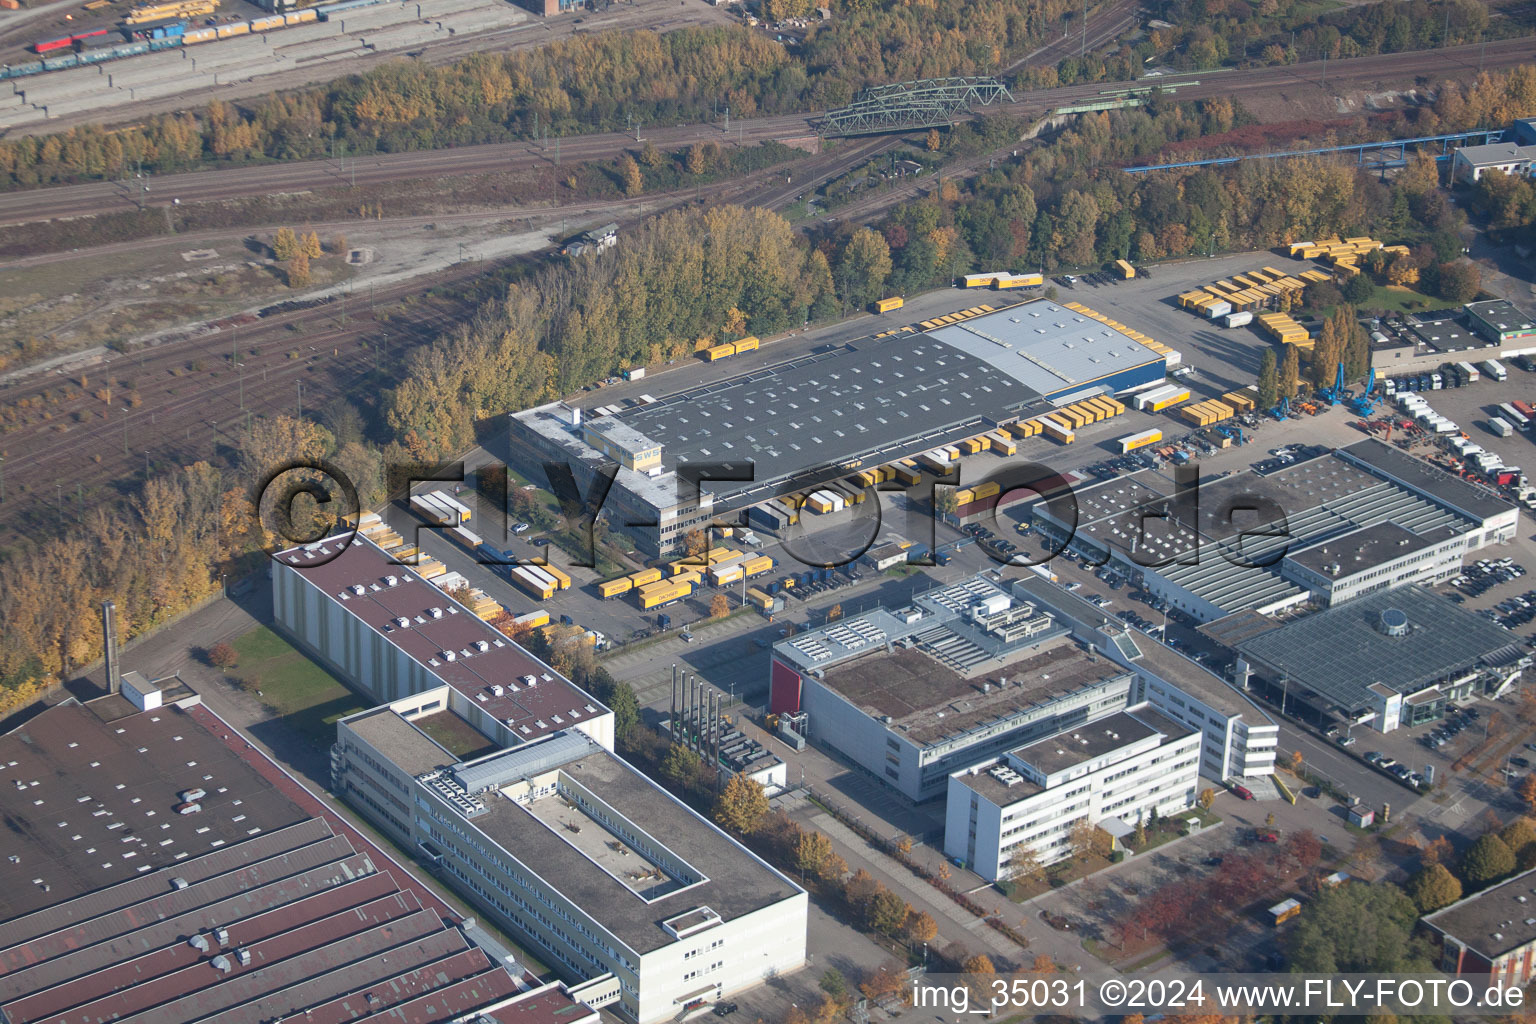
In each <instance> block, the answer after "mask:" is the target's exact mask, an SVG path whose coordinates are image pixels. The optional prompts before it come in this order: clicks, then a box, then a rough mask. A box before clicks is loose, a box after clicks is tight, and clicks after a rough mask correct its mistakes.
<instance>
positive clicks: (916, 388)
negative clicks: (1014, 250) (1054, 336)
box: [618, 318, 1040, 481]
mask: <svg viewBox="0 0 1536 1024" xmlns="http://www.w3.org/2000/svg"><path fill="white" fill-rule="evenodd" d="M978 319H980V318H978ZM1039 398H1040V393H1039V392H1038V391H1037V390H1035V389H1034V388H1032V387H1030V386H1029V385H1027V384H1026V383H1024V381H1023V380H1022V379H1021V378H1020V375H1018V374H1008V373H999V372H997V368H996V367H994V366H992V365H989V364H988V363H987V361H986V360H983V359H981V358H978V357H977V356H976V355H974V354H971V353H968V352H966V351H964V350H962V349H958V348H956V347H954V346H953V345H950V344H946V343H945V341H943V340H941V339H940V338H939V337H938V336H936V335H930V334H896V335H892V336H891V337H888V338H870V339H865V340H862V341H857V342H854V343H852V344H849V345H847V346H845V347H841V348H838V349H835V350H833V351H831V352H826V353H818V354H813V355H810V356H806V357H804V358H801V359H796V360H793V361H791V362H787V363H781V364H779V365H777V366H770V367H766V368H764V369H761V370H755V371H753V372H750V373H746V374H743V375H741V376H738V377H733V378H730V379H727V380H721V381H716V382H713V383H711V384H707V385H704V386H702V387H698V388H694V389H692V390H690V391H685V392H682V393H680V394H676V395H671V396H669V397H666V398H663V399H661V400H660V401H658V402H654V403H651V404H649V405H644V406H640V407H639V408H635V409H629V410H626V411H624V412H622V413H619V414H618V416H619V418H621V419H622V421H623V422H624V423H627V424H629V425H630V426H632V427H633V428H634V429H636V430H638V431H639V432H640V433H642V434H643V435H645V436H646V437H648V438H651V439H652V440H654V441H656V442H658V443H659V444H661V445H662V464H663V465H664V466H665V467H666V468H667V469H669V470H670V469H676V467H677V466H678V464H680V463H721V464H728V465H730V466H732V467H735V468H738V469H747V468H749V467H750V468H751V469H752V472H753V477H754V479H756V480H758V481H763V480H772V479H776V478H779V477H785V476H790V475H793V474H795V473H798V472H800V471H802V470H804V469H806V468H807V467H809V466H813V465H815V466H830V465H836V464H837V463H840V462H843V461H847V460H851V459H854V458H856V457H860V456H865V455H866V454H867V453H869V452H872V451H877V450H879V449H881V448H884V447H885V446H886V445H888V444H892V443H897V442H900V441H901V440H903V439H906V438H926V437H934V438H936V437H937V436H938V435H939V434H940V433H941V432H942V431H944V430H945V429H946V428H950V427H956V426H959V425H960V424H963V423H973V422H977V420H978V417H981V416H986V417H991V418H993V419H1007V418H1010V417H1012V416H1014V415H1016V414H1017V413H1019V412H1020V411H1021V410H1023V409H1025V408H1027V407H1029V406H1030V405H1031V404H1032V403H1035V402H1037V401H1038V400H1039ZM978 429H980V425H979V423H978ZM937 443H938V441H937V440H933V441H931V442H929V443H928V445H927V446H928V447H933V445H935V444H937Z"/></svg>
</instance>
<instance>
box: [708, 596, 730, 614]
mask: <svg viewBox="0 0 1536 1024" xmlns="http://www.w3.org/2000/svg"><path fill="white" fill-rule="evenodd" d="M729 614H731V599H730V598H728V597H726V596H725V595H724V594H716V595H715V596H714V597H711V598H710V599H709V617H710V618H712V619H723V618H725V617H726V616H727V615H729Z"/></svg>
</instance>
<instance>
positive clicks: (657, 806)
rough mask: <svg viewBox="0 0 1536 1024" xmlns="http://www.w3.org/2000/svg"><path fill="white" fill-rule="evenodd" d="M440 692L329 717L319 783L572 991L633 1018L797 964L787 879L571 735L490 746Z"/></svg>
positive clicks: (659, 1013) (800, 931) (800, 920)
mask: <svg viewBox="0 0 1536 1024" xmlns="http://www.w3.org/2000/svg"><path fill="white" fill-rule="evenodd" d="M446 691H447V688H446V687H445V688H440V689H439V690H436V691H431V692H426V693H421V694H416V695H414V696H411V697H407V698H404V699H402V700H399V701H395V702H393V703H391V704H388V705H384V706H382V707H378V708H374V709H373V710H371V711H365V712H361V713H359V714H356V715H352V716H350V717H348V718H344V719H342V720H341V721H340V722H339V723H338V725H337V743H336V747H335V750H334V753H333V758H332V772H333V783H334V785H335V788H336V789H337V791H338V792H340V793H342V794H343V795H344V797H345V798H346V799H347V800H349V801H350V802H352V803H353V804H354V806H356V807H357V808H358V810H359V811H360V812H361V813H363V814H364V815H365V816H367V817H368V818H369V819H370V820H371V821H373V822H374V823H375V824H377V825H378V826H379V827H380V828H381V829H383V830H384V831H385V832H386V833H388V834H389V835H390V836H391V837H392V838H394V839H395V840H396V841H397V842H400V843H401V844H403V845H406V846H407V847H409V848H410V849H412V850H415V851H416V852H417V853H418V855H419V857H420V858H421V859H422V860H423V861H425V862H426V863H428V864H430V865H431V866H432V867H433V870H434V871H436V872H437V873H438V874H439V875H440V876H441V877H443V878H444V879H445V880H447V882H448V883H449V884H450V885H452V886H453V887H454V888H456V889H458V890H459V891H460V892H462V893H463V894H464V896H465V897H466V898H468V899H469V900H471V901H472V902H473V903H475V904H476V905H477V906H478V907H480V908H481V909H483V910H484V911H485V912H486V913H487V914H488V915H489V916H490V917H491V918H492V919H493V920H495V921H496V922H498V923H499V924H500V925H502V926H503V927H505V928H508V929H510V930H511V931H512V932H513V933H515V934H519V935H522V936H526V937H527V939H528V941H529V942H530V943H531V944H532V945H533V946H535V947H536V948H537V949H538V951H539V953H540V955H541V956H544V957H546V958H547V959H548V961H549V962H550V963H551V964H552V965H553V966H555V967H556V968H557V969H558V970H559V971H560V972H561V973H562V974H563V975H565V976H566V977H567V978H568V979H570V980H572V981H573V983H579V984H577V985H576V988H577V991H579V992H580V994H581V996H582V998H583V999H584V1000H586V1001H587V1002H588V1003H590V1004H592V1005H594V1006H602V1005H610V1004H611V1005H613V1006H614V1007H615V1008H616V1009H617V1010H618V1011H619V1012H621V1013H622V1014H623V1015H624V1016H625V1017H626V1018H628V1019H631V1020H635V1021H638V1022H640V1024H649V1022H651V1021H661V1020H670V1019H673V1018H675V1017H677V1016H678V1015H679V1014H680V1013H681V1012H682V1011H684V1010H685V1009H687V1008H690V1007H693V1006H697V1005H700V1004H702V1003H704V1002H707V1001H710V1000H714V999H718V998H720V997H721V996H726V995H729V994H731V993H733V992H737V991H740V990H742V989H745V988H748V987H751V986H753V985H756V984H759V983H761V982H763V981H765V980H766V979H768V978H771V977H773V976H774V975H776V974H780V973H785V972H789V971H793V970H795V969H797V968H799V967H800V966H802V965H803V964H804V963H805V943H806V894H805V891H804V890H803V889H801V888H800V887H799V886H797V885H795V883H794V882H792V881H790V880H789V879H788V878H786V877H785V876H784V875H782V874H780V873H779V872H778V871H775V870H774V869H773V868H772V867H770V866H769V865H768V864H766V863H765V862H764V861H762V860H761V859H759V858H758V857H757V856H756V855H755V854H753V853H752V852H751V851H750V850H748V849H746V848H745V847H744V846H742V845H741V844H739V843H737V842H736V841H735V840H733V839H731V838H730V837H729V836H727V835H726V834H725V833H724V832H722V831H721V830H720V829H718V828H717V827H715V825H714V824H713V823H711V822H710V821H708V820H707V819H705V818H703V817H701V816H699V815H698V814H695V813H694V812H693V811H692V810H690V809H689V808H688V807H687V806H686V805H684V804H683V803H681V802H680V801H678V800H677V799H676V798H674V797H673V796H671V795H670V794H669V793H667V792H666V791H665V790H663V789H661V788H660V787H658V786H656V785H655V784H654V783H652V782H651V781H650V780H648V779H646V778H645V777H644V776H643V775H641V774H640V773H639V772H637V771H635V770H634V769H633V768H631V767H630V766H629V765H628V764H626V763H625V762H624V761H622V760H620V759H619V758H617V757H615V756H614V755H613V754H611V753H609V752H608V751H607V750H605V749H604V748H603V747H602V746H600V745H598V744H597V743H595V742H593V741H592V739H591V738H590V737H588V736H586V735H584V734H582V733H581V732H579V731H576V730H575V729H568V730H566V731H563V732H558V733H554V734H552V735H549V736H547V737H545V738H543V739H541V740H539V741H537V742H531V743H524V744H520V745H518V746H515V747H512V748H511V749H501V748H500V746H499V745H498V744H496V743H494V742H493V743H486V742H485V741H486V740H489V739H491V737H477V736H476V735H475V734H474V730H472V729H471V728H470V726H469V723H468V722H467V721H465V720H463V719H459V718H458V717H457V716H456V715H455V714H454V712H453V711H452V710H443V705H444V703H445V700H446V698H447V697H448V693H447V692H446ZM443 716H448V717H447V718H444V717H443ZM487 746H488V747H489V748H490V752H489V753H483V752H482V751H483V750H484V748H485V747H487Z"/></svg>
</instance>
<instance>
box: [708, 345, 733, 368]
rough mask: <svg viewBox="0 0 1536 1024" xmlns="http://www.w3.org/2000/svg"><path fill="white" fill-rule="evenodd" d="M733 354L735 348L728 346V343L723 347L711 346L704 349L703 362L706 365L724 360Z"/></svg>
mask: <svg viewBox="0 0 1536 1024" xmlns="http://www.w3.org/2000/svg"><path fill="white" fill-rule="evenodd" d="M735 354H736V346H735V345H732V344H730V343H729V342H727V343H726V344H724V345H711V346H709V347H708V348H706V349H704V361H705V362H707V363H713V362H716V361H718V360H721V359H724V358H726V357H727V356H733V355H735Z"/></svg>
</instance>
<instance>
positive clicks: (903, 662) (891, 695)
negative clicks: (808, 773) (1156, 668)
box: [823, 636, 1126, 744]
mask: <svg viewBox="0 0 1536 1024" xmlns="http://www.w3.org/2000/svg"><path fill="white" fill-rule="evenodd" d="M1125 673H1126V670H1125V669H1123V668H1121V667H1120V666H1119V665H1116V664H1115V663H1114V662H1112V661H1110V660H1109V659H1107V658H1101V657H1098V656H1090V655H1089V654H1088V653H1086V652H1085V651H1083V650H1082V649H1081V648H1079V647H1078V646H1077V644H1076V643H1074V642H1073V641H1071V640H1070V639H1067V638H1066V637H1060V636H1058V637H1057V638H1056V639H1054V640H1047V641H1046V643H1045V645H1044V646H1043V647H1030V648H1025V649H1023V650H1020V651H1019V652H1018V654H1017V655H1016V656H1015V658H1014V660H1012V661H1010V662H1008V663H1007V664H1006V665H1004V666H1002V667H1000V668H994V669H991V670H989V671H987V672H984V673H981V674H978V675H973V676H962V675H960V673H958V672H956V671H954V670H953V669H951V668H949V667H948V666H946V665H943V664H941V663H940V662H938V661H936V660H934V659H933V658H932V657H930V656H929V655H927V654H925V653H923V652H922V651H920V650H918V649H916V648H906V647H898V648H896V650H894V651H892V652H890V653H886V652H885V651H883V650H880V651H875V652H873V653H871V654H870V655H868V656H867V657H863V658H859V659H857V660H856V661H852V662H847V663H845V664H842V665H838V666H835V667H833V668H832V669H829V670H828V671H827V673H826V676H825V679H824V680H823V682H824V683H825V685H826V686H827V688H828V689H831V690H833V691H834V692H836V693H839V694H841V695H842V696H843V697H845V698H847V699H848V700H849V701H850V702H851V703H853V704H854V705H855V706H857V707H859V708H862V709H865V710H866V711H868V712H869V713H871V714H874V715H890V716H891V719H892V721H891V722H890V724H889V728H892V729H900V730H901V731H902V732H903V733H904V734H906V735H907V737H908V738H909V739H911V740H912V741H913V742H914V743H918V744H925V743H930V742H933V741H934V740H938V739H942V738H943V737H945V736H950V735H954V734H955V733H959V732H964V731H965V730H967V729H970V728H972V727H974V726H976V725H979V724H980V723H982V722H984V721H988V720H991V719H995V718H1002V717H1004V716H1007V715H1011V714H1013V713H1014V712H1016V711H1022V710H1024V709H1025V708H1028V707H1029V706H1030V705H1032V704H1036V703H1039V702H1041V701H1043V700H1048V699H1050V698H1052V697H1055V696H1059V695H1063V694H1067V693H1071V692H1073V691H1074V690H1079V689H1082V688H1083V687H1085V686H1091V685H1093V684H1095V683H1098V682H1102V681H1104V680H1106V679H1113V678H1114V677H1116V676H1121V675H1125ZM1005 678H1006V680H1007V683H1006V685H1004V684H1003V680H1004V679H1005ZM989 683H990V684H992V685H991V692H983V686H984V685H985V684H989Z"/></svg>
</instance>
